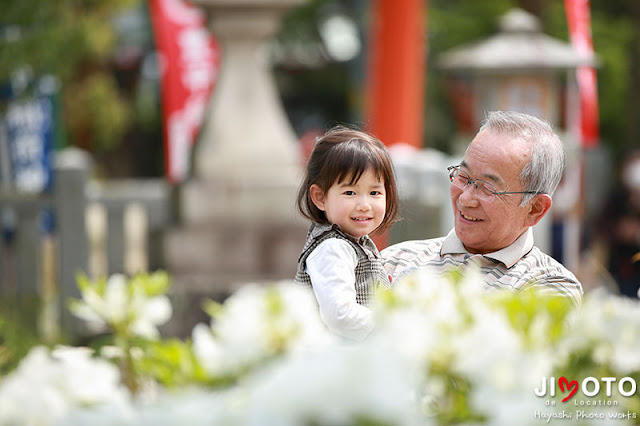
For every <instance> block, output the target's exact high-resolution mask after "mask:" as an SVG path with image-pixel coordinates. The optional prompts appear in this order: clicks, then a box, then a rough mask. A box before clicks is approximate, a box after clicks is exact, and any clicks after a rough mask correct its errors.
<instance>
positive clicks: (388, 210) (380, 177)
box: [294, 127, 398, 340]
mask: <svg viewBox="0 0 640 426" xmlns="http://www.w3.org/2000/svg"><path fill="white" fill-rule="evenodd" d="M297 207H298V210H299V211H300V213H302V215H303V216H305V217H307V218H308V219H311V221H312V222H313V223H312V224H311V227H310V228H309V233H308V234H307V241H306V243H305V245H304V249H303V250H302V254H301V255H300V258H299V259H298V270H297V272H296V277H295V280H294V281H295V282H296V283H299V284H304V285H308V286H311V287H312V288H313V291H314V293H315V296H316V299H317V300H318V305H319V307H320V316H321V317H322V321H323V322H324V323H325V324H326V325H327V327H328V328H329V329H330V330H331V331H333V332H335V333H337V334H339V335H341V336H344V337H347V338H350V339H354V340H362V339H364V338H365V337H366V336H367V335H368V334H369V332H371V330H372V329H373V326H374V324H373V318H372V314H371V311H370V309H369V308H368V307H367V305H368V304H370V303H371V302H372V301H373V296H374V292H375V290H376V288H378V286H382V287H383V288H389V287H390V282H389V278H388V276H387V275H386V273H385V272H384V269H383V268H382V262H381V259H380V253H379V252H378V249H377V248H376V246H375V244H374V243H373V241H372V240H371V238H369V234H371V233H374V232H375V233H379V232H382V231H384V230H385V229H387V228H388V227H389V226H390V225H391V224H392V223H393V222H394V220H395V218H396V215H397V212H398V195H397V189H396V181H395V176H394V172H393V166H392V164H391V159H390V158H389V154H388V152H387V150H386V148H385V146H384V145H383V144H382V143H381V142H380V141H379V140H377V139H376V138H374V137H373V136H371V135H369V134H367V133H365V132H362V131H359V130H354V129H350V128H346V127H335V128H333V129H331V130H329V131H328V132H327V133H325V134H324V136H322V137H321V138H320V139H319V140H318V141H317V142H316V145H315V148H314V149H313V152H312V153H311V157H310V159H309V162H308V164H307V169H306V176H305V178H304V180H303V182H302V185H301V186H300V190H299V191H298V199H297Z"/></svg>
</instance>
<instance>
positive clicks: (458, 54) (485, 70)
mask: <svg viewBox="0 0 640 426" xmlns="http://www.w3.org/2000/svg"><path fill="white" fill-rule="evenodd" d="M499 28H500V31H499V32H498V33H497V34H496V35H494V36H492V37H489V38H488V39H485V40H481V41H478V42H475V43H471V44H468V45H463V46H460V47H457V48H454V49H452V50H450V51H447V52H445V53H443V54H442V55H441V57H440V58H439V60H438V65H439V67H440V68H441V69H442V70H443V71H444V72H445V74H446V75H447V77H448V78H447V82H448V86H449V88H450V91H451V95H452V96H451V100H452V102H453V107H454V111H455V114H456V121H457V125H458V133H459V134H458V138H459V140H460V141H461V142H462V141H464V144H463V145H462V146H456V148H457V149H456V150H457V151H459V150H460V149H464V148H465V147H466V144H467V143H468V142H469V141H470V139H469V137H470V136H473V134H475V132H476V131H477V130H478V127H479V126H480V123H481V121H482V119H483V118H484V116H485V113H486V112H487V111H492V110H514V111H520V112H524V113H528V114H531V115H535V116H537V117H539V118H542V119H544V120H547V121H549V122H550V123H551V124H552V125H553V126H554V127H555V128H556V129H559V130H561V129H562V128H564V129H566V128H567V125H570V124H572V122H573V120H575V119H576V117H572V116H568V115H567V114H571V111H574V112H577V109H576V108H573V109H572V110H570V109H569V108H566V112H565V108H564V106H566V105H567V103H571V102H572V99H573V98H572V97H573V96H575V78H574V75H575V73H573V72H568V73H567V72H566V71H575V69H576V68H577V67H578V66H581V65H593V61H594V60H593V58H584V57H582V56H581V55H580V54H579V53H578V52H577V51H576V50H575V49H574V48H573V47H572V46H571V44H569V43H565V42H563V41H560V40H557V39H554V38H552V37H550V36H548V35H546V34H543V33H542V32H541V31H540V22H539V20H538V19H537V18H536V17H535V16H533V15H531V14H529V13H527V12H525V11H524V10H521V9H512V10H511V11H509V12H507V13H506V14H505V15H504V16H502V17H501V18H500V20H499ZM457 145H458V144H457Z"/></svg>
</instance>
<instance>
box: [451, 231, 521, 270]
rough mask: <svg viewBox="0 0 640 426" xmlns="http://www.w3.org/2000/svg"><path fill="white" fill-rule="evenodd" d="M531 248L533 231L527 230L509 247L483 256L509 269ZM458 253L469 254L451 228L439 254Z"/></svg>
mask: <svg viewBox="0 0 640 426" xmlns="http://www.w3.org/2000/svg"><path fill="white" fill-rule="evenodd" d="M532 248H533V231H532V230H531V228H528V229H527V230H526V231H525V232H524V233H523V234H522V235H520V236H519V237H518V239H517V240H515V241H514V242H513V243H512V244H511V245H510V246H507V247H505V248H503V249H501V250H498V251H494V252H493V253H486V254H484V255H483V256H484V257H487V258H489V259H493V260H497V261H498V262H501V263H504V265H505V266H506V267H507V268H510V267H512V266H513V265H515V263H516V262H517V261H518V260H520V259H522V257H523V256H524V255H525V254H527V253H529V252H530V251H531V249H532ZM460 253H469V251H468V250H467V249H466V248H465V247H464V244H462V241H460V239H459V238H458V236H457V235H456V230H455V228H453V229H452V230H451V231H449V234H448V235H447V237H446V238H445V239H444V242H443V243H442V249H441V250H440V254H441V255H443V256H444V255H445V254H460ZM469 254H470V253H469Z"/></svg>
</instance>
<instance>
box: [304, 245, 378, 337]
mask: <svg viewBox="0 0 640 426" xmlns="http://www.w3.org/2000/svg"><path fill="white" fill-rule="evenodd" d="M306 264H307V270H306V271H307V274H309V277H310V278H311V282H312V284H313V291H314V293H315V295H316V299H317V300H318V305H319V307H320V317H321V318H322V321H323V322H324V323H325V325H326V326H327V327H328V328H329V330H331V331H333V332H334V333H336V334H339V335H341V336H344V337H347V338H350V339H353V340H362V339H364V338H365V337H366V336H367V335H368V334H369V333H370V332H371V330H373V327H374V323H373V315H372V313H371V310H370V309H369V308H367V307H365V306H363V305H360V304H358V303H357V302H356V288H355V280H356V277H355V268H356V266H357V264H358V257H357V255H356V253H355V252H354V250H353V248H352V247H351V246H350V245H349V243H348V242H346V241H343V240H341V239H338V238H331V239H328V240H326V241H323V242H322V243H321V244H320V245H318V247H316V249H315V250H314V251H313V252H312V253H311V254H310V255H309V257H307V262H306Z"/></svg>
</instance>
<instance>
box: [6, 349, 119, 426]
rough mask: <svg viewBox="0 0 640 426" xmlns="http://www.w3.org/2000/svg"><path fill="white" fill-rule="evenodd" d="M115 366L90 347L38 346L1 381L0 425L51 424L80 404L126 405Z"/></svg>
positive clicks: (26, 425)
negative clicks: (99, 356) (50, 347)
mask: <svg viewBox="0 0 640 426" xmlns="http://www.w3.org/2000/svg"><path fill="white" fill-rule="evenodd" d="M119 380H120V376H119V372H118V370H117V368H116V367H115V366H113V365H112V364H110V363H108V362H107V361H104V360H100V359H95V358H92V357H91V351H90V350H89V349H87V348H69V347H59V348H57V349H55V350H53V351H51V352H50V351H49V350H48V349H47V348H44V347H36V348H34V349H32V350H31V351H30V352H29V354H28V355H27V356H26V357H25V358H24V359H23V360H22V361H21V363H20V365H19V366H18V368H17V369H16V370H15V371H14V372H12V373H11V374H10V375H8V376H7V377H5V378H4V379H3V380H2V381H1V382H0V425H25V426H28V425H34V426H36V425H38V426H40V425H42V426H45V425H53V424H56V422H57V421H60V420H61V419H63V418H64V417H65V416H66V415H67V414H68V413H69V412H71V411H72V410H74V409H75V408H76V407H80V406H87V405H98V404H113V405H114V406H115V405H117V406H118V407H120V408H121V409H122V410H126V409H127V401H128V393H127V391H126V390H125V389H124V388H123V387H122V386H121V385H120V381H119Z"/></svg>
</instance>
